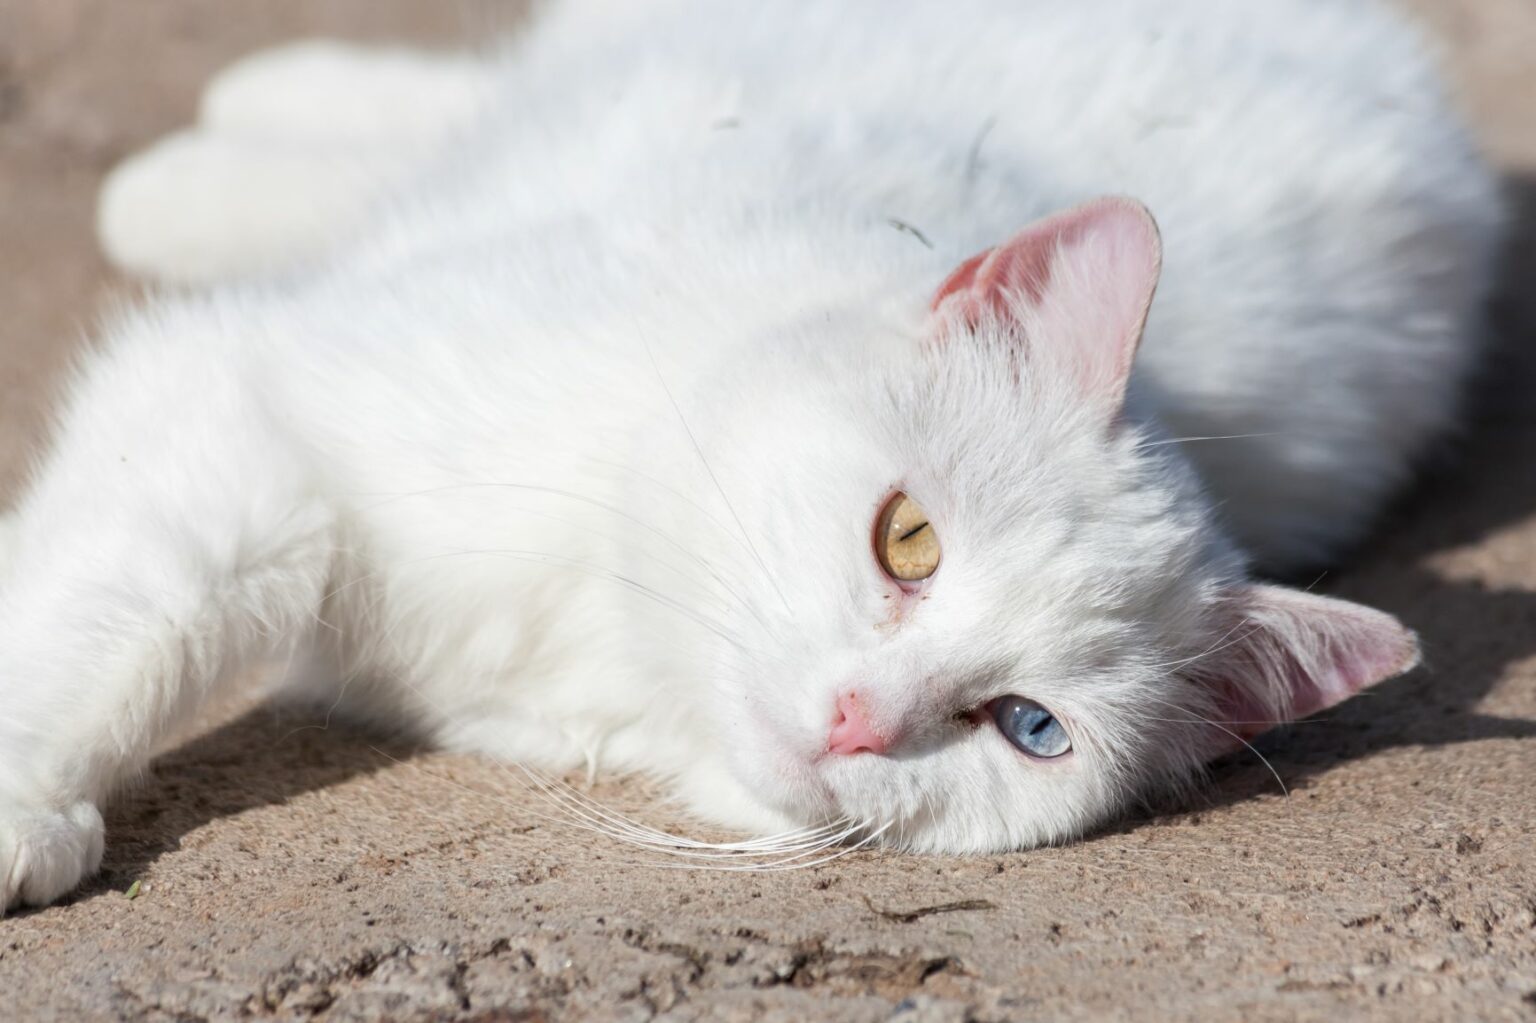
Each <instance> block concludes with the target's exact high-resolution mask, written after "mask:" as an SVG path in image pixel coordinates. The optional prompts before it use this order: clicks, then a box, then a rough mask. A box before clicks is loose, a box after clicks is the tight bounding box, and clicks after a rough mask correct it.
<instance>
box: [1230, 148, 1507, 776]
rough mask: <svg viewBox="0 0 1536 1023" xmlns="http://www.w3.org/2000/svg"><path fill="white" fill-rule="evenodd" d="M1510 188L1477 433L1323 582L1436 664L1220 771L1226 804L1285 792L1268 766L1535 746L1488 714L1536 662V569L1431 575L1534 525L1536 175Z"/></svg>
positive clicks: (1475, 409) (1285, 772)
mask: <svg viewBox="0 0 1536 1023" xmlns="http://www.w3.org/2000/svg"><path fill="white" fill-rule="evenodd" d="M1506 184H1507V188H1508V194H1509V196H1510V198H1511V200H1512V201H1511V211H1512V213H1513V214H1514V217H1515V225H1514V228H1513V230H1512V232H1511V234H1510V236H1509V239H1508V241H1507V243H1506V245H1505V247H1504V251H1503V252H1502V254H1501V259H1500V265H1499V272H1498V282H1497V285H1496V287H1495V294H1494V298H1493V301H1492V303H1491V309H1490V313H1491V315H1490V318H1489V319H1490V325H1491V334H1492V344H1493V353H1492V357H1491V358H1490V359H1489V361H1488V364H1487V367H1486V371H1485V372H1484V374H1483V375H1482V379H1481V380H1480V381H1479V383H1478V384H1477V386H1476V387H1475V388H1474V390H1473V394H1472V397H1471V400H1470V401H1469V403H1468V415H1469V419H1470V428H1469V429H1468V431H1467V432H1466V433H1465V434H1464V435H1463V436H1461V437H1459V438H1457V439H1456V440H1455V442H1454V443H1453V444H1451V445H1450V446H1449V447H1448V448H1447V450H1446V451H1445V452H1443V453H1442V455H1441V457H1440V458H1439V459H1438V464H1432V465H1431V466H1429V467H1427V471H1426V472H1425V474H1424V477H1423V479H1422V480H1421V481H1420V484H1419V486H1418V487H1416V488H1415V489H1414V491H1413V492H1412V493H1411V494H1409V495H1407V496H1406V497H1405V499H1404V500H1403V501H1401V502H1400V503H1399V504H1398V506H1397V507H1396V508H1394V509H1393V510H1392V512H1391V513H1389V515H1388V516H1387V518H1386V520H1385V521H1384V522H1383V523H1382V525H1381V528H1380V529H1379V530H1378V531H1377V534H1376V539H1374V540H1373V541H1371V542H1370V543H1368V544H1367V545H1366V546H1365V547H1363V548H1362V549H1361V550H1360V551H1358V552H1357V553H1356V554H1355V556H1354V557H1353V558H1352V559H1351V560H1350V564H1349V566H1348V567H1347V568H1346V569H1344V570H1342V571H1340V572H1338V573H1335V574H1334V575H1332V577H1331V578H1327V579H1325V580H1324V581H1323V584H1322V586H1321V589H1323V590H1325V591H1329V592H1333V593H1336V594H1338V595H1340V596H1345V597H1348V598H1350V599H1354V600H1360V601H1363V602H1365V603H1367V604H1371V605H1374V606H1376V607H1380V608H1382V609H1384V610H1387V611H1391V612H1393V613H1395V614H1397V615H1398V616H1399V617H1400V618H1402V619H1403V621H1404V622H1406V623H1407V624H1408V625H1409V626H1411V627H1412V628H1413V629H1415V630H1416V631H1417V632H1418V633H1419V638H1420V641H1421V644H1422V647H1423V651H1424V658H1425V665H1424V666H1423V667H1421V668H1419V669H1418V670H1416V671H1414V672H1412V673H1411V674H1409V675H1406V676H1404V677H1402V678H1398V679H1393V680H1391V681H1389V682H1385V683H1382V684H1381V685H1378V686H1376V687H1375V688H1373V689H1371V690H1369V691H1368V692H1366V693H1364V694H1362V695H1361V696H1358V697H1356V698H1355V699H1353V700H1350V701H1348V702H1346V703H1345V704H1343V705H1341V706H1340V707H1338V708H1336V709H1335V710H1334V711H1332V712H1330V713H1327V714H1323V715H1321V716H1319V717H1318V718H1316V719H1314V720H1310V721H1307V722H1303V723H1300V724H1298V725H1294V726H1291V727H1289V728H1287V729H1283V730H1281V731H1278V732H1274V733H1271V734H1270V735H1267V736H1265V737H1263V738H1262V739H1260V740H1259V741H1258V742H1257V743H1255V747H1256V752H1249V753H1242V754H1237V755H1234V756H1232V757H1230V758H1228V759H1227V760H1226V761H1225V762H1223V763H1222V764H1219V765H1217V768H1216V771H1215V777H1214V786H1213V790H1212V792H1211V798H1212V799H1213V800H1214V801H1215V803H1217V804H1218V805H1219V804H1224V803H1231V802H1237V801H1241V800H1244V799H1247V798H1250V797H1251V796H1252V795H1254V794H1255V793H1256V792H1260V791H1276V790H1277V789H1278V785H1277V783H1276V779H1275V776H1274V773H1271V770H1270V768H1271V767H1273V771H1274V772H1275V773H1278V774H1279V776H1280V778H1281V779H1283V780H1284V781H1285V783H1286V784H1287V785H1292V786H1295V785H1298V784H1304V783H1305V781H1306V780H1307V779H1308V778H1309V777H1311V776H1313V775H1316V774H1318V773H1320V772H1323V771H1326V770H1328V769H1329V768H1330V767H1332V766H1334V765H1336V764H1338V763H1340V762H1342V761H1346V760H1352V759H1356V758H1360V757H1367V756H1370V755H1372V754H1374V753H1376V752H1378V751H1380V750H1384V749H1389V748H1392V747H1398V746H1444V745H1449V744H1453V743H1465V742H1476V741H1480V740H1494V739H1500V738H1521V739H1529V738H1533V737H1536V720H1528V719H1524V718H1518V717H1501V716H1498V715H1494V714H1489V713H1483V712H1481V711H1479V709H1478V707H1479V705H1480V704H1481V703H1482V701H1483V699H1484V698H1485V697H1486V696H1487V695H1488V694H1489V692H1490V691H1491V690H1492V689H1493V687H1494V685H1495V684H1496V683H1497V682H1498V681H1499V679H1500V678H1501V677H1502V676H1503V674H1504V672H1505V670H1506V668H1507V667H1508V666H1509V665H1511V664H1513V663H1515V662H1517V661H1520V660H1522V659H1524V658H1528V657H1531V656H1536V566H1523V567H1522V569H1521V571H1524V572H1525V573H1528V574H1527V575H1525V576H1524V577H1523V578H1521V579H1519V580H1516V581H1515V584H1514V585H1511V586H1508V587H1495V586H1489V585H1484V584H1482V583H1481V582H1478V581H1476V580H1474V579H1468V580H1466V581H1459V580H1456V579H1455V578H1454V577H1455V576H1456V575H1459V574H1461V573H1459V572H1457V571H1455V569H1454V568H1452V569H1451V570H1450V571H1446V572H1440V571H1435V570H1433V569H1431V567H1430V565H1431V564H1432V563H1435V562H1437V561H1443V562H1447V563H1448V562H1456V563H1457V564H1465V563H1466V562H1468V561H1470V560H1475V559H1477V558H1478V557H1480V556H1482V557H1486V556H1487V555H1486V554H1484V555H1478V554H1474V553H1471V552H1470V549H1471V548H1472V547H1474V546H1475V545H1477V544H1478V543H1479V542H1480V541H1483V540H1485V539H1486V538H1489V537H1491V536H1493V535H1495V534H1497V533H1499V532H1501V531H1503V530H1505V529H1507V528H1514V527H1516V526H1523V527H1524V528H1526V529H1530V528H1536V177H1524V178H1516V179H1513V180H1510V181H1508V182H1507V183H1506ZM1260 756H1262V757H1263V758H1264V760H1267V761H1268V764H1265V763H1263V762H1261V761H1260V759H1259V757H1260Z"/></svg>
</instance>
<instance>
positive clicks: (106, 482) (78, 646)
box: [0, 314, 336, 909]
mask: <svg viewBox="0 0 1536 1023" xmlns="http://www.w3.org/2000/svg"><path fill="white" fill-rule="evenodd" d="M218 326H219V325H218V324H215V323H212V322H208V321H206V320H203V319H202V317H201V316H194V315H191V314H186V315H176V314H172V315H170V316H168V317H162V318H159V322H154V321H151V320H149V319H147V318H146V320H145V321H144V322H142V323H140V324H139V326H138V327H137V328H134V330H133V331H130V333H133V332H137V333H141V334H144V335H150V336H141V337H127V338H124V339H123V340H122V342H121V343H119V344H117V345H116V346H114V347H113V348H112V349H110V350H109V351H108V352H107V353H106V354H104V355H102V356H100V357H98V358H96V359H95V360H94V361H93V363H92V364H91V365H90V366H89V367H88V369H87V370H86V372H85V373H84V374H83V376H82V378H81V382H80V384H79V386H77V388H76V390H75V393H74V396H73V400H72V402H71V403H70V406H69V409H68V411H67V414H66V416H65V417H64V420H63V423H62V426H61V429H60V431H59V434H58V436H57V439H56V441H55V447H54V449H53V452H52V455H51V456H50V457H49V459H48V460H47V461H46V463H45V465H44V468H43V471H42V472H41V474H40V475H39V476H38V479H37V483H36V485H35V486H34V487H33V489H32V490H31V492H30V493H29V494H28V495H27V496H26V497H25V498H24V499H23V501H22V503H21V505H20V506H19V507H18V509H17V518H16V519H15V528H16V549H15V556H14V559H13V561H12V564H11V567H10V571H9V572H8V573H7V574H6V575H5V576H3V577H0V909H3V908H4V907H6V906H9V905H14V904H15V903H17V902H26V903H45V902H48V901H50V900H52V899H55V898H57V897H58V896H60V895H62V894H64V893H65V892H67V891H68V890H70V889H71V888H73V887H74V886H75V885H76V884H77V883H78V882H79V880H80V879H81V878H82V877H83V876H85V875H87V874H89V873H91V872H92V871H94V870H95V869H96V867H97V866H98V864H99V862H100V858H101V852H102V821H101V816H100V813H99V812H98V809H97V808H98V807H99V805H100V804H101V801H102V800H103V799H104V798H105V797H107V796H108V795H109V794H110V793H111V792H112V790H113V789H114V787H115V786H117V785H118V784H119V783H120V782H121V781H123V780H124V779H125V778H127V777H130V776H131V775H132V774H134V773H135V772H137V771H139V770H140V769H142V768H143V766H144V765H145V764H146V762H147V760H148V758H149V756H150V754H151V753H152V751H153V750H154V748H155V747H156V744H157V743H158V742H159V741H160V740H161V739H162V738H163V737H165V736H166V735H168V734H170V733H171V732H172V731H173V730H174V729H177V728H178V727H180V726H182V725H184V724H185V723H186V722H187V721H188V720H189V719H190V716H191V715H193V714H195V713H196V711H197V709H198V707H199V706H200V705H201V704H202V702H203V701H204V699H205V698H207V697H209V696H210V695H212V693H213V691H214V690H215V688H216V687H218V686H219V685H220V684H221V682H223V681H224V680H226V679H228V678H230V677H231V676H232V674H233V673H234V672H236V671H237V670H238V669H239V668H240V666H241V665H242V664H244V663H248V662H250V661H252V660H253V659H255V658H257V657H260V656H262V655H264V654H265V653H267V652H268V651H269V650H272V649H280V648H281V647H282V646H284V645H285V644H287V643H290V642H297V641H298V640H299V638H300V637H302V636H304V635H306V634H307V633H308V632H309V630H310V628H311V625H312V623H313V622H314V620H315V617H314V616H315V615H316V613H317V611H318V609H319V608H320V605H321V602H322V599H323V597H324V593H325V588H326V585H327V579H328V575H329V572H330V566H331V562H332V558H333V552H334V550H335V546H336V544H335V538H334V533H333V530H334V528H335V523H334V519H333V516H332V515H331V513H330V511H329V509H328V507H327V506H326V505H325V504H323V503H322V502H321V501H320V500H318V499H317V498H316V497H315V496H314V491H313V489H312V487H311V486H310V484H309V478H308V475H307V473H306V472H305V470H304V469H303V467H302V464H301V461H300V459H298V458H297V457H295V455H294V452H293V451H292V450H290V448H289V447H288V445H286V444H285V443H284V441H283V440H282V439H281V437H282V434H281V431H280V430H279V429H278V428H277V426H276V425H275V424H274V421H273V417H272V416H271V415H270V414H269V413H268V412H267V410H266V409H265V408H263V406H262V402H261V400H260V398H259V396H258V395H257V394H256V393H255V388H254V387H253V386H251V385H249V384H248V383H247V382H246V381H244V380H243V379H242V374H241V373H240V372H238V370H236V369H235V368H234V366H233V363H234V362H235V360H234V358H233V357H232V356H231V355H229V354H228V353H227V352H225V353H223V354H222V355H221V352H220V346H218V345H217V342H218V337H217V336H216V334H215V333H214V332H215V330H216V329H217V328H218Z"/></svg>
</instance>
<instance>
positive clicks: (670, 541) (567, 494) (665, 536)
mask: <svg viewBox="0 0 1536 1023" xmlns="http://www.w3.org/2000/svg"><path fill="white" fill-rule="evenodd" d="M477 488H493V489H508V490H520V491H527V492H530V493H537V494H548V495H551V496H555V497H562V498H566V499H568V500H571V501H577V502H580V503H582V504H585V505H588V506H589V507H592V508H596V509H598V510H600V511H603V512H606V513H608V514H611V515H614V516H616V517H618V518H620V519H623V520H624V521H626V522H629V523H631V524H632V525H634V526H636V527H637V528H639V529H642V530H644V531H645V532H647V533H650V534H652V535H653V536H655V537H657V538H658V539H659V540H661V541H662V542H663V543H665V544H666V545H667V546H669V547H671V548H672V549H674V550H676V551H677V552H679V553H680V554H682V555H683V556H684V557H686V558H687V559H688V560H690V561H692V562H694V563H695V564H696V565H697V566H698V567H700V568H701V569H703V570H704V572H705V573H706V574H708V575H709V577H710V578H711V579H713V580H714V581H715V582H716V583H718V584H719V585H720V586H721V588H722V589H724V590H725V591H726V593H727V594H729V595H730V596H731V597H732V598H733V599H734V600H735V601H736V603H737V604H738V605H739V606H740V607H742V608H743V609H744V610H745V611H747V612H748V613H749V614H751V615H752V616H753V617H755V618H757V619H758V623H759V624H763V625H765V624H766V622H764V620H763V618H762V616H761V613H760V612H759V611H758V610H757V608H756V606H755V605H754V604H753V603H752V602H751V601H749V600H747V599H746V598H744V597H743V596H742V595H741V593H740V592H739V591H738V590H737V589H736V588H735V587H734V586H733V585H732V583H731V581H730V580H728V579H726V578H725V576H724V575H722V574H721V573H720V572H719V570H718V569H717V568H716V567H715V566H714V565H712V564H711V563H710V562H709V561H708V560H707V559H705V558H704V557H703V556H702V555H700V554H699V553H698V552H697V551H695V550H693V549H692V548H691V547H689V546H688V545H687V544H684V543H683V542H681V541H680V540H678V539H677V538H676V537H674V536H672V535H671V534H669V533H667V532H666V531H665V530H662V529H661V528H659V527H658V526H656V525H654V524H653V523H650V522H646V521H645V520H643V519H640V518H638V517H637V516H635V515H633V514H631V513H630V512H628V511H625V510H624V509H623V508H620V507H617V506H615V505H612V504H609V503H608V502H606V501H601V500H598V499H597V498H594V497H589V496H587V495H585V494H581V493H579V492H577V491H573V490H566V489H564V488H561V487H551V486H542V485H538V484H531V483H501V482H476V483H458V484H449V485H445V486H441V487H430V488H425V489H422V490H415V491H409V492H403V493H399V494H392V495H390V496H389V497H388V498H387V499H386V500H384V501H381V502H379V503H377V504H375V505H373V506H371V507H373V508H378V507H382V506H384V505H386V504H389V503H390V502H392V501H400V500H408V499H410V498H413V497H430V496H433V495H436V494H440V493H447V492H451V491H455V490H464V489H477ZM359 496H362V495H359ZM511 510H513V511H517V512H519V513H522V514H527V515H533V516H537V517H541V518H548V519H555V518H556V516H552V515H547V514H545V513H541V512H536V511H533V510H531V509H526V508H518V509H511ZM558 521H560V522H562V523H563V524H565V525H567V526H574V527H575V528H579V529H585V530H586V531H588V532H591V533H596V534H597V535H599V536H603V537H604V538H606V539H610V540H611V539H612V538H611V537H608V536H607V534H604V533H601V532H599V531H598V530H597V529H595V528H593V527H591V526H585V525H583V524H581V523H574V522H571V521H570V520H569V519H564V518H561V519H558ZM716 524H717V525H718V522H717V523H716ZM719 528H721V529H724V527H723V526H721V527H719ZM727 535H730V534H729V533H727ZM646 556H647V557H648V558H650V560H653V561H656V562H657V563H658V564H662V565H665V562H661V561H660V560H659V559H658V558H656V557H655V556H654V555H646ZM428 557H431V556H430V555H429V556H428ZM409 563H410V562H406V564H409ZM667 567H668V568H669V570H671V571H673V572H678V570H677V569H676V568H674V567H671V566H667ZM376 574H378V573H370V575H376ZM678 574H679V575H682V573H681V572H678ZM684 578H687V577H686V576H684ZM360 581H362V580H360V579H354V580H349V581H348V582H347V583H345V584H343V585H342V586H341V587H339V588H338V589H337V590H335V591H333V592H332V594H330V595H332V596H334V595H335V593H337V592H340V591H341V590H344V589H346V588H347V587H349V586H352V585H355V584H356V583H357V582H360Z"/></svg>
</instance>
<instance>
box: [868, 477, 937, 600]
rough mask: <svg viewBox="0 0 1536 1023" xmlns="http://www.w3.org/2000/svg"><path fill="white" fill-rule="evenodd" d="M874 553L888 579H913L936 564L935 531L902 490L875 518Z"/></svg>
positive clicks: (929, 571)
mask: <svg viewBox="0 0 1536 1023" xmlns="http://www.w3.org/2000/svg"><path fill="white" fill-rule="evenodd" d="M875 557H877V558H879V559H880V567H881V568H883V569H885V574H886V575H888V576H890V577H891V578H892V579H899V580H901V581H902V582H916V581H917V580H919V579H926V578H928V577H929V576H930V575H933V573H934V570H935V569H937V568H938V567H939V535H938V533H936V532H934V529H933V524H932V523H931V522H929V521H928V513H927V512H925V511H923V509H922V506H921V505H919V504H918V503H917V502H916V501H914V500H912V499H911V498H910V497H908V496H907V495H906V494H896V495H895V496H894V497H892V498H891V499H890V500H889V501H887V502H886V503H885V507H884V508H882V509H880V518H879V519H877V520H876V522H875Z"/></svg>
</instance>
